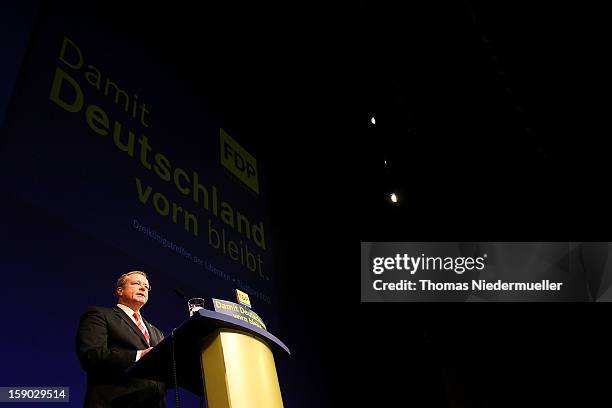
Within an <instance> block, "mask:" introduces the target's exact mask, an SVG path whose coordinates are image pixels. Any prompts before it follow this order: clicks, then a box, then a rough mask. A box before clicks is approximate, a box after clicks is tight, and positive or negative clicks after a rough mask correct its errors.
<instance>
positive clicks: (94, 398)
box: [77, 306, 166, 408]
mask: <svg viewBox="0 0 612 408" xmlns="http://www.w3.org/2000/svg"><path fill="white" fill-rule="evenodd" d="M144 323H145V325H146V327H147V330H148V331H149V336H150V338H151V346H155V345H157V344H158V343H159V342H160V341H162V339H163V338H164V335H163V334H162V332H161V331H159V330H158V329H157V328H156V327H155V326H153V325H152V324H150V323H149V322H147V321H144ZM146 348H147V343H146V341H145V338H144V336H143V335H142V332H141V331H140V329H138V327H137V326H136V325H135V324H134V322H132V320H131V319H130V318H129V317H128V316H127V315H126V314H125V312H124V311H123V310H121V309H119V308H118V307H116V306H115V307H112V308H105V307H90V308H89V309H87V311H85V313H84V314H83V315H82V316H81V321H80V323H79V330H78V333H77V355H78V357H79V361H80V362H81V366H82V367H83V370H85V372H87V392H86V395H85V404H84V406H85V407H87V408H103V407H104V408H106V407H124V408H127V407H165V406H166V400H165V394H166V389H165V385H164V384H163V383H160V382H156V381H150V380H144V379H133V378H125V377H124V376H123V372H124V371H125V369H127V368H128V367H129V366H130V365H132V364H133V363H134V361H135V360H136V351H137V350H144V349H146Z"/></svg>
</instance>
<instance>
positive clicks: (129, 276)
mask: <svg viewBox="0 0 612 408" xmlns="http://www.w3.org/2000/svg"><path fill="white" fill-rule="evenodd" d="M149 289H150V286H149V280H148V279H147V274H146V273H144V272H142V271H131V272H128V273H124V274H123V275H121V276H120V277H119V279H117V288H116V289H115V293H116V294H117V298H118V301H119V303H121V304H123V305H126V306H128V307H129V308H131V309H132V310H134V311H136V312H137V311H138V310H140V308H141V307H143V306H144V305H145V304H146V303H147V300H149Z"/></svg>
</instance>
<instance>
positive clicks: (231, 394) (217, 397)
mask: <svg viewBox="0 0 612 408" xmlns="http://www.w3.org/2000/svg"><path fill="white" fill-rule="evenodd" d="M201 363H202V374H203V375H202V377H203V381H204V390H205V391H204V392H205V395H206V401H207V406H208V407H209V408H281V407H282V406H283V400H282V398H281V392H280V386H279V383H278V376H277V374H276V366H275V363H274V356H273V354H272V351H271V350H270V347H268V345H267V344H266V343H264V342H263V341H262V340H260V339H258V338H257V337H254V336H252V335H250V334H248V333H245V332H242V331H239V330H233V329H227V328H221V329H217V330H215V331H213V332H212V333H210V335H209V336H208V337H206V338H205V339H204V340H203V342H202V344H201Z"/></svg>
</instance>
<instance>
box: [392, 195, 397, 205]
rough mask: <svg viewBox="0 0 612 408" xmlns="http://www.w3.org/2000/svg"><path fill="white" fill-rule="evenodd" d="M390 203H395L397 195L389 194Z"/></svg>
mask: <svg viewBox="0 0 612 408" xmlns="http://www.w3.org/2000/svg"><path fill="white" fill-rule="evenodd" d="M390 197H391V201H393V202H394V203H397V195H396V194H395V193H391V196H390Z"/></svg>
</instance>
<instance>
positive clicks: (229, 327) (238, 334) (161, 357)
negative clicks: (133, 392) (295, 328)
mask: <svg viewBox="0 0 612 408" xmlns="http://www.w3.org/2000/svg"><path fill="white" fill-rule="evenodd" d="M173 343H174V344H173ZM173 352H174V363H175V364H176V376H177V384H178V386H180V387H182V388H184V389H186V390H188V391H191V392H192V393H194V394H196V395H199V396H202V395H203V396H204V397H205V398H206V403H207V407H209V408H251V407H252V408H281V407H282V406H283V401H282V398H281V393H280V387H279V383H278V376H277V374H276V366H275V364H274V357H275V356H276V357H278V358H282V357H284V356H286V355H290V354H291V353H290V352H289V349H288V348H287V346H285V345H284V344H283V342H281V341H280V340H279V339H278V338H276V337H275V336H273V335H272V334H270V333H268V332H267V331H265V330H263V329H259V328H258V327H255V326H253V325H250V324H249V323H246V322H243V321H242V320H239V319H236V318H233V317H231V316H229V315H226V314H222V313H217V312H213V311H211V310H206V309H200V310H198V311H197V312H196V313H194V315H193V316H191V317H190V318H189V319H187V320H186V321H185V322H183V323H182V324H181V325H180V326H179V327H178V328H176V329H174V330H173V332H172V334H170V335H169V336H167V337H166V338H164V340H163V341H162V342H161V343H159V344H158V345H157V346H155V347H154V348H153V349H152V350H151V351H150V352H149V353H147V354H146V355H145V356H144V357H143V358H141V359H140V360H139V361H138V362H137V363H135V364H134V365H133V366H131V367H130V368H129V369H127V370H126V373H125V374H126V375H127V376H129V377H135V378H146V379H150V380H156V381H163V382H165V383H166V384H167V386H168V387H169V388H170V387H173V385H174V380H173V372H174V371H173V358H172V355H173Z"/></svg>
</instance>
